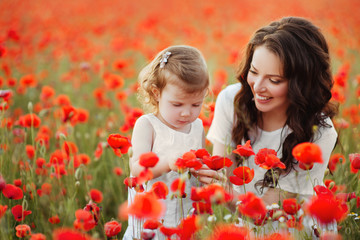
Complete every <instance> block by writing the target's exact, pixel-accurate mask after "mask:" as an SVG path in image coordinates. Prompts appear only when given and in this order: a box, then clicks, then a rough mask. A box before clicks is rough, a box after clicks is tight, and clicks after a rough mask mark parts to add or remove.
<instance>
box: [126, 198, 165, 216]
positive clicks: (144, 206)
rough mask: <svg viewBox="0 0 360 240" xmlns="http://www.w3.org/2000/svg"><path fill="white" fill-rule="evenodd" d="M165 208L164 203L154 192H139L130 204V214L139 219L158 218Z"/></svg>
mask: <svg viewBox="0 0 360 240" xmlns="http://www.w3.org/2000/svg"><path fill="white" fill-rule="evenodd" d="M164 210H165V207H164V205H163V203H162V202H161V201H160V200H158V199H157V197H156V196H155V194H154V193H152V192H146V193H138V194H136V195H135V197H134V201H133V203H132V204H131V205H130V206H129V215H133V216H135V217H137V218H139V219H144V218H150V219H158V218H159V217H160V216H161V215H162V214H163V212H164Z"/></svg>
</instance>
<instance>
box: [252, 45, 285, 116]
mask: <svg viewBox="0 0 360 240" xmlns="http://www.w3.org/2000/svg"><path fill="white" fill-rule="evenodd" d="M247 82H248V84H249V85H250V88H251V91H252V93H253V95H254V101H255V105H256V108H257V109H258V110H259V111H260V112H262V116H263V119H264V118H266V116H274V117H276V118H279V117H283V118H285V119H286V110H287V109H288V106H289V101H288V97H287V94H288V85H289V82H288V80H287V79H286V78H284V77H283V65H282V63H281V61H280V58H279V57H278V56H277V55H276V54H274V53H273V52H271V51H270V50H268V49H267V48H266V47H265V46H259V47H256V48H255V51H254V54H253V58H252V62H251V66H250V69H249V73H248V76H247Z"/></svg>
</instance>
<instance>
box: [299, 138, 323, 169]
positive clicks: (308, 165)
mask: <svg viewBox="0 0 360 240" xmlns="http://www.w3.org/2000/svg"><path fill="white" fill-rule="evenodd" d="M292 155H293V156H294V158H295V159H296V160H298V161H299V167H300V168H301V169H303V170H310V169H312V167H313V165H314V163H323V162H324V161H323V159H322V153H321V149H320V147H319V146H318V145H316V144H315V143H310V142H304V143H300V144H298V145H296V146H295V147H294V148H293V150H292Z"/></svg>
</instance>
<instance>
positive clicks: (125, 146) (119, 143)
mask: <svg viewBox="0 0 360 240" xmlns="http://www.w3.org/2000/svg"><path fill="white" fill-rule="evenodd" d="M107 142H108V143H109V145H110V147H112V148H114V149H120V151H121V153H122V154H124V153H127V152H128V150H129V148H130V147H131V142H130V140H129V139H128V138H127V137H123V136H121V135H120V134H110V135H109V137H108V139H107Z"/></svg>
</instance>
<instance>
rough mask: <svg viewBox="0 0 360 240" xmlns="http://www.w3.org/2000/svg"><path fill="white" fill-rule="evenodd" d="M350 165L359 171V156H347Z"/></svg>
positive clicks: (356, 154) (354, 154)
mask: <svg viewBox="0 0 360 240" xmlns="http://www.w3.org/2000/svg"><path fill="white" fill-rule="evenodd" d="M349 160H350V164H351V166H352V167H353V168H354V169H360V154H359V153H352V154H349Z"/></svg>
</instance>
